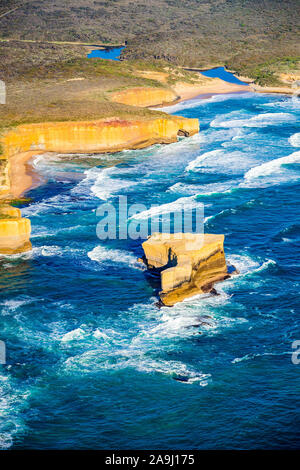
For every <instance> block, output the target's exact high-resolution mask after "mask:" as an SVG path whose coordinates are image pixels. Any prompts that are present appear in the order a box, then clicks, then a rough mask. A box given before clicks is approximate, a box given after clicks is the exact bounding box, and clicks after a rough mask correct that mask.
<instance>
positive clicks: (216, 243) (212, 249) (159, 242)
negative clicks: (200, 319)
mask: <svg viewBox="0 0 300 470" xmlns="http://www.w3.org/2000/svg"><path fill="white" fill-rule="evenodd" d="M223 244H224V235H215V234H204V235H203V234H191V233H177V234H166V233H155V234H153V235H152V236H150V237H149V238H148V240H147V241H145V242H144V243H143V249H144V253H145V258H144V260H145V261H144V262H145V264H146V265H147V267H148V269H150V270H153V271H156V272H159V273H160V276H161V291H160V293H159V297H160V302H161V303H162V304H163V305H166V306H172V305H174V304H175V303H177V302H180V301H182V300H184V299H186V298H188V297H192V296H194V295H196V294H202V293H206V292H207V293H208V292H209V293H211V294H212V295H217V292H216V290H215V289H214V288H213V285H214V283H215V282H219V281H223V280H224V279H227V278H229V277H230V274H228V270H227V265H226V260H225V254H224V247H223Z"/></svg>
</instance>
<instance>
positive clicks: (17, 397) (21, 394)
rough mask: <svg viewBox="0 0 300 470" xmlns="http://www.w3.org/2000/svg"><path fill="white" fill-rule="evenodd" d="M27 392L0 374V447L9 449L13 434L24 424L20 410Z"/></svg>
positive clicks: (20, 429) (21, 428) (27, 394)
mask: <svg viewBox="0 0 300 470" xmlns="http://www.w3.org/2000/svg"><path fill="white" fill-rule="evenodd" d="M28 396H29V393H28V392H26V390H21V389H20V387H19V386H17V384H16V383H14V380H13V379H12V378H11V377H9V376H8V375H5V374H0V416H1V420H0V449H1V450H4V449H9V448H10V447H11V446H12V445H13V442H14V438H15V436H16V435H17V434H18V433H19V432H20V431H24V430H25V428H26V426H25V423H24V419H23V418H22V410H23V408H24V407H25V406H26V401H27V398H28Z"/></svg>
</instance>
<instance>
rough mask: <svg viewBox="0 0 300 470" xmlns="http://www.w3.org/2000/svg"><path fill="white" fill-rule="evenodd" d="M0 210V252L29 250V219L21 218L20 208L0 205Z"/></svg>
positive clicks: (10, 252)
mask: <svg viewBox="0 0 300 470" xmlns="http://www.w3.org/2000/svg"><path fill="white" fill-rule="evenodd" d="M0 212H1V213H0V217H1V218H0V254H13V253H21V252H23V251H28V250H30V249H31V243H30V241H29V237H30V233H31V224H30V220H29V219H25V218H21V211H20V209H17V208H14V207H10V206H6V207H1V209H0ZM2 217H3V218H2Z"/></svg>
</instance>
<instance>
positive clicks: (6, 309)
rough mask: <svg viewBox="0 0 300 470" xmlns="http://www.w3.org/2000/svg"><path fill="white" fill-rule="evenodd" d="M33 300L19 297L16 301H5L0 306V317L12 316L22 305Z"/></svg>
mask: <svg viewBox="0 0 300 470" xmlns="http://www.w3.org/2000/svg"><path fill="white" fill-rule="evenodd" d="M33 301H34V299H33V298H32V297H25V298H23V297H20V298H18V297H17V298H16V299H10V300H5V301H4V302H2V303H1V304H0V306H1V315H14V314H15V312H16V311H18V310H19V309H20V308H21V307H23V306H24V305H28V304H30V303H32V302H33Z"/></svg>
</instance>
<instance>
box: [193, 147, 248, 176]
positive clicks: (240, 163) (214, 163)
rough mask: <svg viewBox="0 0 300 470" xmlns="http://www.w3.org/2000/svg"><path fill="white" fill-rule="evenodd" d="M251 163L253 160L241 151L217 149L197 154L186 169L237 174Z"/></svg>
mask: <svg viewBox="0 0 300 470" xmlns="http://www.w3.org/2000/svg"><path fill="white" fill-rule="evenodd" d="M253 164H255V160H254V159H253V158H251V157H249V156H248V155H247V154H245V153H243V152H240V151H232V152H230V151H227V150H224V149H217V150H212V151H210V152H205V153H203V154H202V155H199V156H198V157H197V158H196V159H195V160H193V161H191V162H190V163H189V164H188V165H187V167H186V171H194V172H197V171H201V172H205V173H224V174H228V173H231V174H237V173H241V172H244V171H246V170H247V169H249V168H251V166H253Z"/></svg>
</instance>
